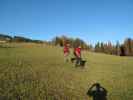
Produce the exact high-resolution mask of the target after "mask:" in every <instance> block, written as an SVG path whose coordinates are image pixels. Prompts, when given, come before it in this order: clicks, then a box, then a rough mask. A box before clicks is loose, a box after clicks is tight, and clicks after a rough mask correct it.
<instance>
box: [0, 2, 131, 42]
mask: <svg viewBox="0 0 133 100" xmlns="http://www.w3.org/2000/svg"><path fill="white" fill-rule="evenodd" d="M0 33H6V34H9V35H20V36H25V37H30V38H32V39H41V40H50V39H52V38H53V37H55V36H60V35H66V36H69V37H79V38H81V39H83V40H85V41H86V42H87V43H92V44H94V43H96V42H97V41H103V42H106V41H112V42H113V43H114V42H115V41H117V40H119V41H120V42H122V41H123V40H124V39H125V38H127V37H131V38H133V0H0Z"/></svg>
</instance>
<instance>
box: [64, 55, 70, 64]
mask: <svg viewBox="0 0 133 100" xmlns="http://www.w3.org/2000/svg"><path fill="white" fill-rule="evenodd" d="M68 58H69V57H68V54H67V53H65V54H64V60H65V62H68Z"/></svg>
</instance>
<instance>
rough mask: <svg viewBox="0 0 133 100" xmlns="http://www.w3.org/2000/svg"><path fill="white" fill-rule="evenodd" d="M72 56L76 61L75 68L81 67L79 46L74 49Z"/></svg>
mask: <svg viewBox="0 0 133 100" xmlns="http://www.w3.org/2000/svg"><path fill="white" fill-rule="evenodd" d="M74 55H75V59H76V64H75V66H76V67H77V66H78V65H81V61H82V59H81V46H78V47H77V48H75V49H74Z"/></svg>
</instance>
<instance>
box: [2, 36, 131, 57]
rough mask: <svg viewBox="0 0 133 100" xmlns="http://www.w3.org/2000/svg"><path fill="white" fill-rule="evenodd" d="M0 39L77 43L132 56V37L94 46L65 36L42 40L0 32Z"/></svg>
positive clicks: (93, 48)
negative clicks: (120, 41) (121, 41)
mask: <svg viewBox="0 0 133 100" xmlns="http://www.w3.org/2000/svg"><path fill="white" fill-rule="evenodd" d="M0 41H6V42H32V43H45V44H49V45H54V46H61V47H63V46H64V44H65V43H69V44H70V47H71V48H75V47H77V46H78V45H80V46H81V47H82V49H84V50H88V51H93V52H100V53H105V54H110V55H119V56H133V39H131V38H126V39H125V41H124V43H121V44H120V43H119V42H118V41H117V42H116V44H112V43H111V42H107V43H103V42H97V43H96V44H95V46H92V45H91V44H87V43H86V42H85V41H83V40H82V39H80V38H70V37H66V36H60V37H59V36H56V37H55V38H53V39H52V40H51V41H49V42H47V41H42V40H33V39H29V38H25V37H21V36H14V37H12V36H9V35H4V34H0Z"/></svg>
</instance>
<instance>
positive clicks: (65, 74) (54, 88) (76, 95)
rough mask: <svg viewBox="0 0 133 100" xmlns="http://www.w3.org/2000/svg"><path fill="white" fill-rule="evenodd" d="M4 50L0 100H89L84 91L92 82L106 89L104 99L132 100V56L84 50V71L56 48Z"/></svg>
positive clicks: (12, 47)
mask: <svg viewBox="0 0 133 100" xmlns="http://www.w3.org/2000/svg"><path fill="white" fill-rule="evenodd" d="M7 46H9V47H7ZM6 47H7V48H5V47H1V48H0V100H92V99H91V98H90V97H88V96H87V95H86V92H87V91H88V89H89V87H90V86H91V85H92V84H93V83H95V82H99V83H100V84H101V85H102V86H103V87H104V88H106V89H107V90H108V100H133V58H132V57H119V56H112V55H105V54H100V53H91V52H85V51H84V52H83V58H84V59H86V60H87V63H86V66H85V68H80V67H78V68H75V67H74V64H72V63H70V62H69V63H66V62H64V57H63V54H62V48H59V47H52V46H46V45H43V44H40V45H39V44H38V45H37V44H8V45H6Z"/></svg>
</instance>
